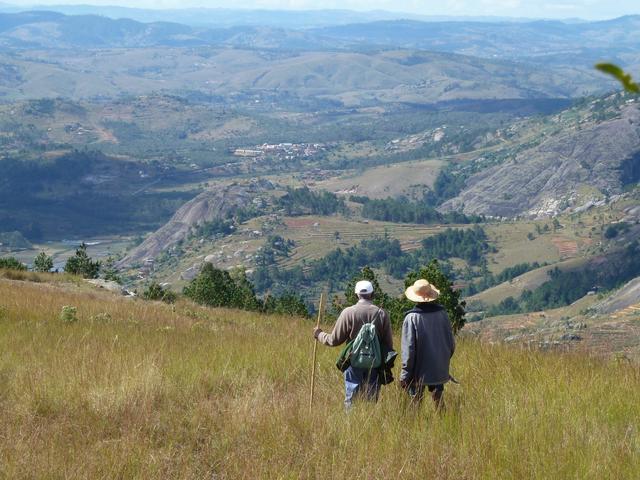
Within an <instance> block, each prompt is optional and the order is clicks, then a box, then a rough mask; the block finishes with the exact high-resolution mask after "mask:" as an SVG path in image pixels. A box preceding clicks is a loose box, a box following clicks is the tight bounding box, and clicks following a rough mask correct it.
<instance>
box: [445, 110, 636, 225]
mask: <svg viewBox="0 0 640 480" xmlns="http://www.w3.org/2000/svg"><path fill="white" fill-rule="evenodd" d="M625 162H634V163H635V164H636V166H635V167H633V168H631V169H630V171H631V172H635V171H637V169H638V168H640V110H639V109H638V107H637V106H635V105H631V106H628V107H626V108H624V110H623V111H622V117H621V118H618V119H613V120H609V121H605V122H603V123H600V124H591V125H586V126H585V127H584V128H583V129H582V130H573V131H569V132H566V133H561V134H558V135H555V136H554V137H552V138H550V139H549V140H547V141H545V142H543V143H542V144H540V145H538V146H536V147H533V148H530V149H528V150H525V151H524V152H522V153H520V154H518V155H517V156H516V157H515V158H514V159H512V160H510V161H507V162H505V163H503V164H501V165H497V166H495V167H491V168H489V169H487V170H484V171H481V172H479V173H477V174H476V175H474V176H472V177H471V178H470V179H469V181H468V183H467V187H466V188H465V189H464V190H463V191H462V192H461V193H460V194H459V195H458V196H457V197H455V198H453V199H451V200H449V201H447V202H445V203H444V204H443V205H442V207H441V209H442V210H443V211H452V210H462V211H464V213H467V214H484V215H491V216H498V217H516V216H520V215H524V216H529V217H545V216H550V215H553V214H555V213H558V212H560V211H562V210H563V209H564V207H565V206H567V204H568V203H569V204H570V203H571V201H572V200H573V199H574V198H575V196H576V194H577V191H578V189H579V188H580V187H582V186H586V185H588V186H590V187H595V188H597V189H598V190H600V192H602V193H605V194H607V195H612V194H613V195H614V194H618V193H621V192H622V187H623V185H624V183H625V178H624V175H625V174H627V175H628V174H629V173H628V172H627V169H623V165H624V164H625Z"/></svg>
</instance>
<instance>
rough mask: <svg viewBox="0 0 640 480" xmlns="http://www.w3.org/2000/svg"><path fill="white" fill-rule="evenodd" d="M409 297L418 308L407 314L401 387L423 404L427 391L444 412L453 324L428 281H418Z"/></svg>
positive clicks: (434, 288) (408, 293) (437, 407)
mask: <svg viewBox="0 0 640 480" xmlns="http://www.w3.org/2000/svg"><path fill="white" fill-rule="evenodd" d="M405 296H406V297H407V298H408V299H409V300H411V301H412V302H415V303H416V306H415V307H414V308H413V309H412V310H410V311H409V312H407V313H406V314H405V317H404V322H403V324H402V371H401V372H400V386H401V387H402V388H404V389H406V390H407V391H408V392H409V395H410V396H411V398H412V399H414V400H415V401H417V402H420V401H421V400H422V397H423V396H424V390H425V387H426V388H427V389H428V390H429V392H431V398H432V399H433V401H434V403H435V406H436V409H437V410H441V409H442V408H443V406H444V404H443V400H442V395H443V393H444V384H445V383H447V382H448V381H449V379H450V378H451V375H450V374H449V362H450V360H451V357H452V356H453V352H454V350H455V341H454V339H453V332H452V330H451V323H450V322H449V317H448V316H447V312H446V310H445V309H444V308H443V307H441V306H440V305H438V304H437V303H435V301H436V300H437V299H438V297H439V296H440V291H439V290H438V289H437V288H436V287H434V286H433V285H431V284H430V283H429V282H428V281H427V280H423V279H420V280H417V281H416V282H415V283H414V284H413V285H411V286H410V287H409V288H407V290H406V291H405Z"/></svg>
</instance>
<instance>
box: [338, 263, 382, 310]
mask: <svg viewBox="0 0 640 480" xmlns="http://www.w3.org/2000/svg"><path fill="white" fill-rule="evenodd" d="M360 280H369V281H370V282H371V284H372V285H373V295H374V299H375V303H376V305H379V306H380V307H382V308H386V307H388V306H389V304H390V302H391V300H392V299H391V297H390V296H389V295H387V294H386V293H385V292H383V291H382V289H381V288H380V283H378V278H377V277H376V272H374V271H373V270H372V269H371V268H370V267H368V266H367V267H364V268H363V269H362V270H361V271H360V273H359V274H357V275H355V276H354V277H353V278H352V279H351V280H350V281H349V283H348V284H347V286H346V288H345V291H344V297H345V300H346V306H348V305H353V304H355V303H356V302H357V301H358V296H357V295H356V292H355V288H356V283H357V282H359V281H360Z"/></svg>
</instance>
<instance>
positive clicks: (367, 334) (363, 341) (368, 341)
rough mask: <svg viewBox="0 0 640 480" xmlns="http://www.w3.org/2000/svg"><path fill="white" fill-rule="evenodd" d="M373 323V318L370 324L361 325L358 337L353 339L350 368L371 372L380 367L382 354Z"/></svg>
mask: <svg viewBox="0 0 640 480" xmlns="http://www.w3.org/2000/svg"><path fill="white" fill-rule="evenodd" d="M378 313H380V312H378ZM377 317H378V315H376V318H377ZM375 321H376V319H375V318H374V319H373V320H372V321H371V323H365V324H364V325H362V327H361V328H360V331H359V332H358V335H357V336H356V338H354V339H353V346H352V347H351V358H350V359H351V366H352V367H355V368H363V369H367V370H372V369H374V368H378V367H379V366H380V365H382V353H381V352H380V341H379V340H378V332H377V331H376V326H375V325H374V322H375Z"/></svg>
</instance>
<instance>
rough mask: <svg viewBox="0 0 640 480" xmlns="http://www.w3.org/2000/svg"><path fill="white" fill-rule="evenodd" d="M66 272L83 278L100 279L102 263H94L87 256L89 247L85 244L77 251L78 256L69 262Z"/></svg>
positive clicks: (71, 258) (66, 265)
mask: <svg viewBox="0 0 640 480" xmlns="http://www.w3.org/2000/svg"><path fill="white" fill-rule="evenodd" d="M64 271H65V272H67V273H71V274H73V275H80V276H82V277H83V278H98V274H99V273H100V262H94V261H93V260H92V259H91V257H89V255H87V246H86V245H85V243H84V242H83V243H82V244H80V246H79V247H78V249H77V250H76V254H75V255H74V256H73V257H69V259H68V260H67V263H66V264H65V266H64Z"/></svg>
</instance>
